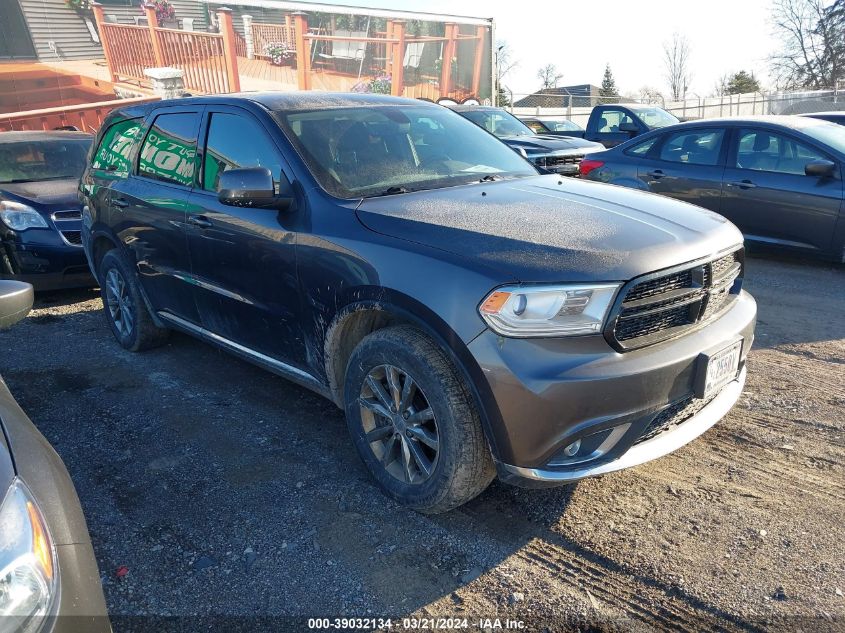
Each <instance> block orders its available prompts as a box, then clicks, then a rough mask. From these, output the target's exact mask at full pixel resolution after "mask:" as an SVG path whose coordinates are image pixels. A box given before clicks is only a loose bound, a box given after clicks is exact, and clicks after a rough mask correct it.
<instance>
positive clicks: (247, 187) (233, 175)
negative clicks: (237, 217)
mask: <svg viewBox="0 0 845 633" xmlns="http://www.w3.org/2000/svg"><path fill="white" fill-rule="evenodd" d="M217 199H218V200H220V202H222V203H223V204H225V205H228V206H230V207H259V208H272V209H279V210H281V211H285V210H287V209H289V208H290V206H291V205H292V204H293V200H294V196H293V191H292V190H291V188H290V185H289V184H288V182H287V180H286V179H285V178H282V184H281V186H280V191H279V193H278V194H277V193H276V187H275V185H274V184H273V174H272V173H271V172H270V170H269V169H267V168H266V167H246V168H244V169H227V170H226V171H224V172H223V173H222V174H220V180H219V182H218V185H217Z"/></svg>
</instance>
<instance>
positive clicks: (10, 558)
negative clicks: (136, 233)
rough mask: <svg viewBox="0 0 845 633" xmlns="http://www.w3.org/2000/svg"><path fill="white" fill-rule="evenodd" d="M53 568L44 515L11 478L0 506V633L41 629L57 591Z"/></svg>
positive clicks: (30, 496)
mask: <svg viewBox="0 0 845 633" xmlns="http://www.w3.org/2000/svg"><path fill="white" fill-rule="evenodd" d="M57 572H58V569H57V561H56V552H55V549H54V547H53V543H52V540H51V538H50V534H49V532H48V531H47V526H46V524H45V523H44V517H43V516H42V515H41V511H40V510H39V509H38V506H37V505H36V504H35V500H34V499H33V498H32V494H30V492H29V490H27V488H26V486H24V484H23V482H21V481H20V480H19V479H16V480H15V481H14V483H12V486H11V487H10V488H9V491H8V492H7V493H6V498H5V499H4V500H3V504H2V505H0V633H7V632H8V633H11V632H12V631H21V632H25V633H32V632H34V631H37V630H38V629H39V628H40V627H41V625H42V623H43V622H44V618H45V616H49V615H51V610H52V607H53V604H54V602H55V598H56V594H57V593H58V574H57Z"/></svg>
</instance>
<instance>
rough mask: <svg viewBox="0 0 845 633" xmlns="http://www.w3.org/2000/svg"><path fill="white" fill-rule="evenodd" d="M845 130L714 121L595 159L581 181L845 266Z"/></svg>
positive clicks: (803, 122) (783, 119) (807, 123)
mask: <svg viewBox="0 0 845 633" xmlns="http://www.w3.org/2000/svg"><path fill="white" fill-rule="evenodd" d="M843 164H845V127H843V126H839V125H834V124H833V123H829V122H827V121H821V120H819V119H814V118H810V117H800V116H768V117H747V118H731V119H712V120H705V121H698V122H695V123H682V124H680V125H675V126H671V127H668V128H664V129H662V130H659V131H657V132H652V133H651V134H648V135H645V136H643V137H642V138H638V139H635V140H633V141H631V142H629V143H625V144H623V145H620V146H618V147H614V148H613V149H610V150H607V151H604V152H599V153H597V154H591V155H590V156H588V157H587V159H585V160H584V161H583V162H582V163H581V175H582V176H583V177H585V178H587V179H589V180H595V181H598V182H605V183H610V184H616V185H623V186H625V187H632V188H635V189H642V190H645V191H651V192H654V193H659V194H663V195H666V196H670V197H672V198H677V199H678V200H683V201H684V202H690V203H692V204H696V205H698V206H700V207H704V208H705V209H709V210H711V211H715V212H717V213H720V214H721V215H723V216H725V217H726V218H728V219H729V220H730V221H731V222H733V223H734V224H736V225H737V227H739V229H740V230H741V231H742V232H743V233H744V235H745V239H746V240H748V241H750V242H753V243H757V244H769V245H776V246H779V247H782V248H789V249H793V250H797V251H801V252H804V253H811V254H817V255H820V256H823V257H825V258H828V259H831V260H834V261H843V260H845V204H843V171H842V169H843Z"/></svg>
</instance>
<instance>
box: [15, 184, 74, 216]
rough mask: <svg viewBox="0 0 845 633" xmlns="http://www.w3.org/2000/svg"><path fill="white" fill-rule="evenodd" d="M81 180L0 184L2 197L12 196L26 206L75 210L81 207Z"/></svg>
mask: <svg viewBox="0 0 845 633" xmlns="http://www.w3.org/2000/svg"><path fill="white" fill-rule="evenodd" d="M78 186H79V180H78V179H76V178H64V179H62V180H43V181H40V182H18V183H0V196H2V195H3V194H4V193H8V194H11V196H9V197H10V198H12V199H14V200H16V201H17V202H23V203H24V204H33V205H34V206H36V207H38V206H42V207H51V208H53V207H61V208H63V209H75V208H78V207H79V206H80V203H79V198H78V197H77V194H76V189H77V187H78Z"/></svg>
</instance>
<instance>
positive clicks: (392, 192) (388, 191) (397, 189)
mask: <svg viewBox="0 0 845 633" xmlns="http://www.w3.org/2000/svg"><path fill="white" fill-rule="evenodd" d="M410 192H411V190H410V189H406V188H405V187H396V186H393V187H388V188H387V189H385V190H384V191H382V192H381V193H376V194H373V196H372V197H373V198H377V197H379V196H392V195H395V194H397V193H410Z"/></svg>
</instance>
